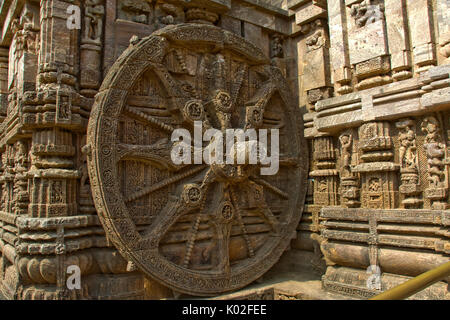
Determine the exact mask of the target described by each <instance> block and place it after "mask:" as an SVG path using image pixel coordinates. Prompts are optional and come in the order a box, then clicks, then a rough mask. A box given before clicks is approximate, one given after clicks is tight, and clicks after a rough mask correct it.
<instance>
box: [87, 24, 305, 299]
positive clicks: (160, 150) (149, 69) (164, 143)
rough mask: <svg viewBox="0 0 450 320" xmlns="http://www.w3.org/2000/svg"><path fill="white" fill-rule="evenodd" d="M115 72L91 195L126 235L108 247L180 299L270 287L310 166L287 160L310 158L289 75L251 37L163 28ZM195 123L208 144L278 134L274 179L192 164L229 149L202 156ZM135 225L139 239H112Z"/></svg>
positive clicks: (232, 167) (107, 89) (238, 167)
mask: <svg viewBox="0 0 450 320" xmlns="http://www.w3.org/2000/svg"><path fill="white" fill-rule="evenodd" d="M218 35H220V36H218ZM199 37H200V38H199ZM224 39H225V40H224ZM211 43H214V44H215V45H214V46H211ZM127 54H128V55H129V56H126V55H127ZM136 57H139V59H138V60H136ZM138 61H142V67H141V68H140V67H139V62H138ZM110 73H112V74H110V75H108V76H107V77H106V78H105V83H104V84H103V88H104V90H103V91H101V93H100V95H104V96H103V97H99V98H98V99H96V102H95V104H94V106H93V110H92V116H91V118H90V122H89V135H88V143H89V144H90V145H91V150H92V156H91V157H90V158H89V159H88V162H89V166H88V167H89V176H90V179H91V182H92V183H91V188H92V190H93V192H94V194H95V195H96V196H95V197H94V201H95V202H96V206H98V207H99V208H102V210H103V211H104V212H105V214H104V215H101V216H100V219H101V221H102V223H105V225H106V224H113V225H114V224H116V223H117V224H118V225H117V226H115V227H113V228H111V227H109V228H107V230H110V231H107V232H108V234H107V236H108V237H109V238H111V239H113V240H114V241H113V243H115V244H116V246H117V248H118V249H119V251H120V252H121V253H123V254H124V255H126V256H127V257H130V259H131V260H132V261H133V262H134V263H135V264H136V265H137V266H139V267H140V268H141V270H142V271H143V272H144V273H146V274H148V275H149V276H151V277H153V278H155V279H159V280H160V281H161V282H163V284H164V285H166V286H169V287H172V288H174V289H175V290H177V291H179V292H185V293H188V294H194V295H214V294H220V293H223V292H227V291H231V290H235V289H238V288H241V287H243V286H245V285H246V284H248V283H251V282H252V281H254V280H255V279H257V278H259V277H261V276H262V274H264V273H265V272H266V271H267V270H268V269H269V268H270V267H271V266H272V265H273V264H275V263H276V261H277V260H278V259H279V257H280V256H281V253H282V252H283V251H284V249H285V248H286V246H287V245H288V244H289V241H290V235H291V234H292V232H293V231H294V230H295V228H296V226H297V224H298V222H299V220H300V216H301V211H302V210H301V203H303V201H304V194H305V192H306V189H305V187H306V176H301V171H300V169H299V167H301V166H304V167H305V166H307V159H306V156H305V157H301V156H300V157H299V158H298V159H297V158H295V157H291V156H287V155H295V154H300V155H301V154H305V155H306V154H307V152H304V151H302V150H301V149H302V148H304V147H305V144H304V141H303V140H301V138H300V137H298V136H297V135H298V132H299V130H298V129H297V121H301V120H300V119H301V117H300V115H297V113H296V111H295V108H294V107H293V104H291V101H293V100H292V98H291V97H290V96H289V95H288V94H287V93H288V90H287V84H286V81H285V80H284V79H283V78H282V77H281V76H280V75H279V74H281V73H277V72H275V71H274V68H273V67H272V66H269V61H268V59H267V58H266V57H265V56H264V55H263V54H262V53H261V52H260V51H259V49H257V48H256V47H254V46H253V45H251V44H249V43H247V42H246V41H245V40H243V39H242V38H240V37H238V36H236V35H234V34H232V33H229V32H227V31H224V30H221V29H219V28H217V27H214V26H198V25H195V24H186V25H184V24H181V25H177V26H171V27H170V28H164V29H160V30H158V31H157V32H156V33H154V34H153V35H151V36H149V37H148V38H146V39H143V40H142V41H139V42H137V43H134V44H133V47H132V48H131V50H126V51H125V53H124V56H123V57H121V58H120V59H119V62H117V64H115V65H114V66H113V67H111V69H110ZM116 88H120V90H119V89H116ZM124 92H127V94H125V95H124ZM249 97H250V98H249ZM293 115H295V116H293ZM197 121H200V122H201V123H202V125H203V130H202V132H201V134H202V135H203V134H204V133H205V132H206V129H216V130H217V131H216V132H224V131H225V130H226V129H238V128H244V130H245V129H279V130H280V132H281V133H280V139H281V140H280V145H281V146H282V147H283V151H282V153H281V154H282V156H281V157H280V167H279V171H278V172H275V173H274V174H275V175H276V177H274V178H265V176H262V177H259V175H257V174H256V173H255V174H254V172H255V171H258V170H261V169H262V167H263V166H267V165H262V164H256V165H255V164H251V163H246V164H237V163H233V164H222V163H218V162H213V163H210V164H209V163H204V162H202V164H197V162H195V163H194V162H193V161H194V158H195V159H198V158H196V157H195V155H196V154H198V152H200V153H201V154H202V156H203V155H204V154H203V153H207V152H210V151H211V150H213V151H214V150H217V149H216V148H217V146H218V143H220V139H217V140H214V141H206V140H207V139H205V141H203V143H202V146H201V147H199V146H197V145H195V146H194V143H193V141H194V138H195V137H194V133H195V132H197V131H195V126H194V124H195V123H196V122H197ZM176 129H183V130H184V131H183V132H184V133H186V132H188V133H190V135H191V141H190V142H191V144H190V147H188V149H182V150H183V152H182V153H181V154H182V156H183V159H184V160H186V161H183V162H182V164H178V165H176V164H174V163H173V162H172V158H171V153H172V151H174V150H177V149H173V148H174V146H176V147H178V146H180V144H179V143H180V142H177V141H171V140H172V133H173V132H174V131H175V130H176ZM258 132H259V131H258ZM197 134H198V132H197ZM258 134H259V133H258ZM197 138H198V137H197ZM201 138H205V137H204V136H202V137H201ZM184 142H187V141H184ZM223 143H224V145H223V147H224V148H223V150H227V149H225V147H226V146H225V144H226V139H224V141H223ZM251 143H252V142H249V141H247V142H245V143H244V144H245V145H250V144H251ZM111 146H115V150H113V152H112V154H111V152H109V151H110V150H111ZM236 146H237V148H236V149H235V150H238V149H239V148H240V145H239V144H238V145H236ZM186 150H188V152H189V153H188V154H186V153H185V151H186ZM239 150H241V149H239ZM247 150H248V149H247ZM239 152H240V151H239ZM245 152H248V151H245ZM185 155H190V156H191V161H190V162H189V161H187V160H188V159H189V157H186V158H185V157H184V156H185ZM246 155H247V154H246ZM202 158H203V157H202ZM113 159H114V160H113ZM224 161H225V159H224ZM246 161H247V160H246ZM278 176H279V178H278ZM299 181H302V183H299ZM275 182H276V183H275ZM118 190H119V191H118ZM299 195H300V196H299ZM103 199H106V200H103ZM103 201H104V202H103ZM120 203H122V205H120V206H118V204H120ZM118 207H121V208H125V209H124V210H125V211H124V210H117V208H118ZM104 218H107V219H108V220H104ZM124 220H127V223H123V221H124ZM120 223H121V224H120ZM119 224H120V225H119ZM130 224H131V225H132V224H134V225H135V226H136V228H135V229H136V230H140V231H139V232H137V234H136V235H134V236H133V237H130V236H127V235H124V234H121V233H120V232H125V231H115V230H125V229H124V227H123V226H124V225H130ZM132 229H133V228H132ZM139 237H140V238H139ZM128 239H133V240H134V241H133V242H128V241H131V240H128ZM136 240H137V241H136ZM138 250H140V251H139V252H137V251H138ZM146 250H147V251H146ZM135 251H136V252H135ZM143 252H144V254H143Z"/></svg>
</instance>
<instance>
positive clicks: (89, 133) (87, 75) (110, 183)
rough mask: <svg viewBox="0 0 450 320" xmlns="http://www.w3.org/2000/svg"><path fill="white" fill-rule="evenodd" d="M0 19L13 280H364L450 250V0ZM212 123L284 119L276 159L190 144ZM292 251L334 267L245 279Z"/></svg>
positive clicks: (28, 286)
mask: <svg viewBox="0 0 450 320" xmlns="http://www.w3.org/2000/svg"><path fill="white" fill-rule="evenodd" d="M0 25H1V28H0V32H1V33H0V154H1V162H0V195H1V199H2V200H1V203H0V293H1V295H3V297H4V298H6V299H20V300H22V299H50V300H52V299H159V298H179V297H198V296H207V297H217V296H222V297H228V298H238V299H239V298H241V299H245V298H252V299H255V298H256V299H302V298H316V299H317V298H344V299H345V298H349V299H352V298H356V299H367V298H369V297H371V296H373V295H376V294H377V293H380V292H382V291H385V290H386V289H389V288H392V287H394V286H396V285H398V284H401V283H403V282H404V281H406V280H407V279H410V278H412V277H415V276H417V275H419V274H421V273H423V272H425V271H428V270H431V269H433V268H435V267H437V266H439V265H441V264H443V263H445V262H447V261H449V256H450V240H449V237H450V231H449V226H450V193H449V182H450V180H449V178H450V177H449V174H450V2H449V1H447V0H190V1H188V0H85V1H82V0H41V1H37V0H0ZM197 123H201V124H202V126H203V131H202V129H200V133H199V134H200V135H202V134H204V135H203V141H200V144H195V142H194V143H193V145H192V150H191V149H188V151H187V154H186V151H184V153H183V154H184V156H187V155H188V156H189V157H188V158H189V159H191V156H192V163H188V161H185V162H182V163H174V162H173V161H172V159H173V157H171V156H172V154H173V150H178V149H176V148H177V147H179V145H178V144H177V142H176V141H174V139H173V136H174V134H175V133H177V132H180V130H184V131H182V132H187V133H195V132H194V131H195V130H196V127H195V124H197ZM206 129H216V130H217V131H218V132H226V131H227V130H228V129H242V130H247V129H255V131H258V130H259V136H258V138H259V139H261V132H262V131H261V129H267V130H268V132H270V134H269V136H270V137H268V136H266V138H267V139H268V140H270V141H272V142H270V143H269V147H273V145H274V142H273V141H275V140H273V139H272V140H271V138H274V135H275V132H276V137H277V139H279V163H278V169H277V171H276V172H275V174H269V175H264V174H263V173H262V172H264V169H266V168H267V163H266V164H257V165H249V164H248V163H244V164H231V165H230V164H223V163H212V164H209V163H203V162H202V158H201V155H200V160H199V161H196V159H197V158H198V157H197V156H196V155H197V154H198V150H200V154H202V152H205V150H210V149H211V148H213V147H214V146H215V144H217V139H211V137H209V139H205V135H206V133H205V131H206ZM264 132H266V131H264ZM196 133H198V131H197V132H196ZM267 139H266V140H267ZM208 142H209V144H208ZM277 146H278V143H277ZM269 149H270V148H269ZM184 150H186V149H184ZM191 153H192V154H191ZM197 160H198V159H197ZM282 273H283V274H290V275H294V276H293V277H294V278H295V274H308V275H314V277H315V279H317V281H318V283H320V289H317V288H316V289H317V290H318V291H317V290H316V289H314V288H308V287H307V286H301V285H300V286H299V287H298V289H292V288H290V289H289V290H287V289H286V290H285V291H283V289H282V286H280V287H276V288H275V287H273V286H272V287H271V286H267V287H265V288H266V289H264V290H261V289H259V291H258V290H256V289H255V290H253V291H252V289H251V288H252V287H251V286H252V285H253V284H254V283H255V282H258V283H261V282H264V280H263V279H264V278H265V277H266V276H267V275H270V276H272V277H276V276H277V274H282ZM294 278H293V279H294ZM300 278H301V277H300ZM295 279H296V278H295ZM300 282H301V281H300ZM280 288H281V289H280ZM310 290H311V292H312V291H314V290H316V291H314V292H316V293H315V294H312V293H311V292H310ZM319 291H320V292H319ZM448 292H449V291H448V283H447V282H446V281H440V282H438V283H436V284H434V285H432V286H430V287H428V288H427V289H426V290H424V291H422V292H420V293H418V294H416V295H414V296H413V297H414V298H417V299H449V298H450V296H449V293H448ZM224 295H225V296H224Z"/></svg>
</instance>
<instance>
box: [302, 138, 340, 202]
mask: <svg viewBox="0 0 450 320" xmlns="http://www.w3.org/2000/svg"><path fill="white" fill-rule="evenodd" d="M313 148H314V149H313V150H314V151H313V152H314V153H313V163H314V164H313V168H314V170H312V171H311V172H310V173H309V176H310V177H312V178H313V179H314V204H316V205H321V206H335V205H337V204H338V194H337V176H338V172H337V170H336V163H335V162H336V150H335V149H334V143H333V137H318V138H315V139H314V140H313Z"/></svg>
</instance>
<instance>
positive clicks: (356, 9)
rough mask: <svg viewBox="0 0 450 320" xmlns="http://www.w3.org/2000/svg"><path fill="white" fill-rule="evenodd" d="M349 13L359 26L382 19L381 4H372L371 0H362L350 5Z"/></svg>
mask: <svg viewBox="0 0 450 320" xmlns="http://www.w3.org/2000/svg"><path fill="white" fill-rule="evenodd" d="M350 14H351V16H352V17H354V18H355V21H356V25H357V26H358V27H360V28H361V27H364V26H365V25H367V24H370V23H374V22H375V21H378V20H382V19H384V14H383V12H382V11H381V6H380V5H376V4H372V3H371V0H364V1H363V2H361V3H358V4H354V5H352V7H351V10H350Z"/></svg>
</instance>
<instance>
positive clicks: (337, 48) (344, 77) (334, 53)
mask: <svg viewBox="0 0 450 320" xmlns="http://www.w3.org/2000/svg"><path fill="white" fill-rule="evenodd" d="M327 4H328V24H329V26H330V44H331V48H330V59H331V65H332V70H333V76H334V82H335V91H336V93H337V94H339V95H343V94H346V93H349V92H352V90H353V88H352V86H351V80H352V73H351V69H350V57H349V51H348V41H347V17H346V13H345V4H344V2H343V1H328V2H327Z"/></svg>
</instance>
